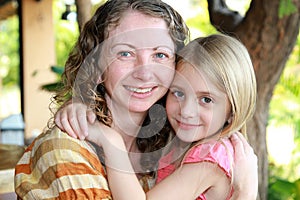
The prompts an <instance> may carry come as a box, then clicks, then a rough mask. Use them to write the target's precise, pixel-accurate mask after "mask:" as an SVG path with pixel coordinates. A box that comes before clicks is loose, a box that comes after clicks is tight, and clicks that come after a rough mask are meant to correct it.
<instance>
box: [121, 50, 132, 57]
mask: <svg viewBox="0 0 300 200" xmlns="http://www.w3.org/2000/svg"><path fill="white" fill-rule="evenodd" d="M119 56H121V57H129V56H131V53H130V52H128V51H122V52H120V53H119Z"/></svg>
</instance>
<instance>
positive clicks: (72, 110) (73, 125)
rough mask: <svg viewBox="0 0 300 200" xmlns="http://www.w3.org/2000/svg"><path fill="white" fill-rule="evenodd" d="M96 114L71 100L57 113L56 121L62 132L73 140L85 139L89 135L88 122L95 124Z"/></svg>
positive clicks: (78, 102) (80, 103)
mask: <svg viewBox="0 0 300 200" xmlns="http://www.w3.org/2000/svg"><path fill="white" fill-rule="evenodd" d="M95 120H96V115H95V113H94V112H93V111H92V110H90V109H88V107H87V106H86V105H85V104H84V103H82V102H80V101H76V100H73V99H71V100H69V101H67V102H66V103H65V104H64V105H63V106H61V107H60V108H59V110H58V111H57V112H56V113H55V116H54V121H55V124H56V125H57V126H58V127H59V128H60V130H62V131H64V132H66V133H68V134H69V135H70V136H71V137H73V138H77V137H78V138H79V139H83V138H85V137H86V136H87V135H88V122H89V123H94V122H95Z"/></svg>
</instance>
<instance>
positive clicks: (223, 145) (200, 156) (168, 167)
mask: <svg viewBox="0 0 300 200" xmlns="http://www.w3.org/2000/svg"><path fill="white" fill-rule="evenodd" d="M172 155H173V151H171V152H170V153H169V154H167V155H166V156H164V157H162V158H161V159H160V161H159V168H158V169H159V170H158V172H157V180H156V182H157V183H159V182H160V181H162V180H163V179H164V178H166V177H167V176H169V175H170V174H172V173H173V172H174V171H175V170H176V168H175V166H174V164H170V163H171V162H172ZM233 156H234V150H233V146H232V144H231V142H230V141H229V139H227V138H225V139H222V140H221V141H217V142H216V141H213V142H209V143H205V144H199V145H196V146H193V147H192V148H191V149H190V150H189V151H188V152H187V153H186V155H185V157H184V159H183V161H182V164H186V163H197V162H204V161H206V162H212V163H216V164H218V166H219V167H220V168H221V169H222V170H223V171H224V173H225V174H226V175H227V177H228V178H229V179H231V176H232V174H231V165H232V163H231V162H232V161H231V160H232V159H233ZM163 166H165V167H163ZM232 192H233V188H231V192H230V194H229V196H228V197H227V198H226V199H229V198H230V197H231V195H232ZM197 200H206V198H205V193H203V194H199V197H198V198H197Z"/></svg>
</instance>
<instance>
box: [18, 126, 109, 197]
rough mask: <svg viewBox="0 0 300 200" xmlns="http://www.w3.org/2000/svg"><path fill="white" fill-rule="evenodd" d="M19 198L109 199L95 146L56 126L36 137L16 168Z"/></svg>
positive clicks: (106, 184)
mask: <svg viewBox="0 0 300 200" xmlns="http://www.w3.org/2000/svg"><path fill="white" fill-rule="evenodd" d="M15 192H16V193H17V195H18V199H64V200H65V199H112V197H111V193H110V190H109V188H108V183H107V177H106V173H105V170H104V167H103V165H102V164H101V162H100V160H99V158H98V156H97V153H96V150H95V148H94V147H93V146H92V145H91V144H90V143H88V142H86V141H81V140H78V139H74V138H72V137H70V136H69V135H67V134H66V133H64V132H61V131H60V130H59V129H58V128H53V129H51V130H49V131H47V132H45V133H42V134H41V135H40V136H39V137H37V138H36V139H35V140H34V142H33V143H32V144H31V145H30V146H29V147H28V148H27V149H26V150H25V153H24V155H23V156H22V158H21V159H20V160H19V162H18V164H17V165H16V168H15Z"/></svg>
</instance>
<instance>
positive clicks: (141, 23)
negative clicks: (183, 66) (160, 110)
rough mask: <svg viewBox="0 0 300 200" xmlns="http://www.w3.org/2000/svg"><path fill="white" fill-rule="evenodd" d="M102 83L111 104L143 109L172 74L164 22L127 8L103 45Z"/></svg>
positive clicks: (160, 92) (156, 97)
mask: <svg viewBox="0 0 300 200" xmlns="http://www.w3.org/2000/svg"><path fill="white" fill-rule="evenodd" d="M102 49H103V52H104V53H103V54H102V55H105V56H104V58H105V60H106V66H108V68H107V69H106V70H105V73H104V80H105V82H104V84H105V87H106V90H107V93H108V95H109V96H110V98H111V101H112V102H113V105H114V106H117V107H118V108H120V106H122V107H126V109H127V110H129V111H130V112H145V111H147V110H148V109H149V108H150V107H151V106H152V105H153V104H154V103H155V102H156V101H157V100H159V99H160V98H161V97H162V96H163V95H165V94H166V92H167V90H168V88H169V86H170V84H171V82H172V80H173V77H174V70H175V46H174V43H173V41H172V39H171V37H170V35H169V33H168V28H167V25H166V22H165V21H164V20H163V19H161V18H154V17H151V16H148V15H144V14H142V13H140V12H137V11H128V12H127V13H126V14H125V15H124V16H123V17H122V19H121V21H120V24H119V25H118V26H117V27H116V28H114V29H112V30H110V31H109V38H108V39H107V40H106V41H105V43H104V45H103V48H102Z"/></svg>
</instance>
